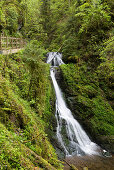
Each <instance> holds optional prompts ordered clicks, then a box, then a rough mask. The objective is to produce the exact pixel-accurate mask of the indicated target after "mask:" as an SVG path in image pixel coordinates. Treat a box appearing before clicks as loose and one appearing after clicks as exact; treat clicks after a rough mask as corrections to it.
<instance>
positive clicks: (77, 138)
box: [47, 52, 103, 156]
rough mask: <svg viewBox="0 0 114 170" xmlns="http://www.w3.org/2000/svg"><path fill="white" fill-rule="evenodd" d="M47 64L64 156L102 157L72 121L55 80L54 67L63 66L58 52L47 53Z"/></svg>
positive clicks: (100, 151) (94, 145)
mask: <svg viewBox="0 0 114 170" xmlns="http://www.w3.org/2000/svg"><path fill="white" fill-rule="evenodd" d="M47 56H48V58H47V63H48V64H51V69H50V75H51V78H52V81H53V85H54V89H55V93H56V114H55V116H56V120H57V138H58V141H59V143H60V145H61V147H62V148H63V150H64V153H65V155H66V156H71V155H77V156H80V155H81V156H82V155H85V154H87V155H102V152H103V150H102V149H101V148H100V147H99V146H98V145H97V144H95V143H94V142H92V141H91V140H90V138H89V137H88V135H87V134H86V132H85V131H84V130H83V129H82V127H81V125H80V124H79V123H78V121H77V120H76V119H74V117H73V115H72V113H71V111H70V109H69V108H68V107H67V105H66V103H65V101H64V98H63V96H62V92H61V89H60V88H59V86H58V84H57V81H56V78H55V70H56V67H57V66H59V65H61V64H64V63H63V61H62V55H61V54H60V53H58V52H50V53H48V55H47Z"/></svg>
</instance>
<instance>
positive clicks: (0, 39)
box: [0, 33, 2, 50]
mask: <svg viewBox="0 0 114 170" xmlns="http://www.w3.org/2000/svg"><path fill="white" fill-rule="evenodd" d="M1 49H2V37H1V33H0V50H1Z"/></svg>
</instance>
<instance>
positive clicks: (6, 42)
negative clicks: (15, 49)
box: [6, 36, 8, 48]
mask: <svg viewBox="0 0 114 170" xmlns="http://www.w3.org/2000/svg"><path fill="white" fill-rule="evenodd" d="M6 48H8V36H7V37H6Z"/></svg>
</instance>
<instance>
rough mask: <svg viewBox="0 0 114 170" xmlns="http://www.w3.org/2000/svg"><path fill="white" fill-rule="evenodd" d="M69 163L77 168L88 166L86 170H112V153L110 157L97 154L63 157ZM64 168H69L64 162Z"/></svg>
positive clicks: (67, 169) (113, 165)
mask: <svg viewBox="0 0 114 170" xmlns="http://www.w3.org/2000/svg"><path fill="white" fill-rule="evenodd" d="M65 160H66V161H67V162H68V163H69V164H73V165H75V167H76V168H77V169H78V170H83V168H84V167H88V170H114V155H113V156H112V157H110V158H106V157H99V156H80V157H78V156H74V157H68V158H66V159H65ZM64 170H70V167H69V165H67V164H66V163H65V164H64Z"/></svg>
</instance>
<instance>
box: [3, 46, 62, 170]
mask: <svg viewBox="0 0 114 170" xmlns="http://www.w3.org/2000/svg"><path fill="white" fill-rule="evenodd" d="M30 49H32V48H31V47H26V49H25V50H24V51H21V52H20V53H18V54H13V55H8V56H3V55H0V65H1V70H0V168H1V169H5V168H7V169H8V170H10V169H11V170H12V169H31V170H32V169H34V168H35V167H36V168H38V169H47V170H50V169H52V170H55V169H58V170H59V169H60V170H61V169H62V163H61V162H60V161H59V160H58V158H57V155H56V153H55V149H54V148H53V146H52V145H51V143H50V139H49V138H48V135H47V134H46V129H48V128H49V126H50V127H51V124H50V122H49V120H50V118H51V117H53V114H54V113H53V111H52V109H51V105H50V103H51V102H52V101H53V100H54V99H53V95H52V94H53V90H52V87H51V83H50V80H49V69H50V68H49V66H48V65H47V64H45V63H44V62H43V61H42V60H41V59H40V58H39V59H35V58H34V56H38V54H37V53H36V54H33V53H32V52H33V51H31V50H30ZM43 52H44V51H43ZM43 52H41V49H40V55H41V54H42V55H44V53H45V52H44V53H43ZM51 128H52V127H51ZM52 130H53V129H52Z"/></svg>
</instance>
